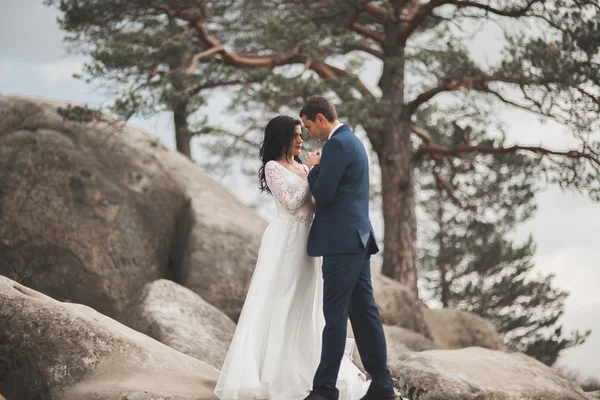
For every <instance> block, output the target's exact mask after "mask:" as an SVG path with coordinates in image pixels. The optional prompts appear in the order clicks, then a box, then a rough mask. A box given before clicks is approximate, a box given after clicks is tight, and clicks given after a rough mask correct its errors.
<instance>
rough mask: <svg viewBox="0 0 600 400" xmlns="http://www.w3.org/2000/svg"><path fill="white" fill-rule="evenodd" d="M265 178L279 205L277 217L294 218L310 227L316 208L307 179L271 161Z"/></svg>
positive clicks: (266, 166) (267, 166) (266, 169)
mask: <svg viewBox="0 0 600 400" xmlns="http://www.w3.org/2000/svg"><path fill="white" fill-rule="evenodd" d="M305 168H306V167H305ZM265 178H266V180H267V185H268V186H269V189H270V190H271V193H272V194H273V197H274V198H275V203H276V204H277V216H278V217H284V218H285V217H293V219H294V220H296V221H298V222H301V223H303V224H305V225H307V226H310V224H311V223H312V220H313V213H314V211H315V206H314V203H313V201H312V195H311V193H310V186H309V185H308V181H307V180H306V178H302V177H301V176H299V175H298V174H295V173H294V172H292V171H290V170H289V169H287V168H286V167H284V166H283V165H281V164H279V163H278V162H277V161H269V162H268V163H267V165H265Z"/></svg>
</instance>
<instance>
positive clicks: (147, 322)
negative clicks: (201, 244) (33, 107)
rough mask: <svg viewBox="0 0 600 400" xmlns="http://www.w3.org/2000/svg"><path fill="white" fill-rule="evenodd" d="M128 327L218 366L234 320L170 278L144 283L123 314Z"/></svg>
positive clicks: (231, 332) (218, 367)
mask: <svg viewBox="0 0 600 400" xmlns="http://www.w3.org/2000/svg"><path fill="white" fill-rule="evenodd" d="M125 323H126V324H127V326H129V327H130V328H133V329H135V330H136V331H139V332H142V333H144V334H146V335H148V336H150V337H151V338H154V339H156V340H158V341H159V342H161V343H164V344H166V345H167V346H169V347H172V348H174V349H175V350H178V351H180V352H182V353H185V354H187V355H189V356H192V357H194V358H197V359H199V360H202V361H204V362H205V363H207V364H209V365H212V366H213V367H216V368H217V369H221V367H222V365H223V361H224V360H225V355H226V354H227V349H228V347H229V343H230V342H231V339H232V337H233V333H234V332H235V323H233V321H232V320H231V319H230V318H229V317H228V316H227V315H225V314H224V313H223V312H221V311H220V310H218V309H217V308H216V307H214V306H212V305H210V304H208V303H207V302H206V301H204V300H203V299H202V298H201V297H200V296H198V295H197V294H196V293H194V292H192V291H191V290H190V289H187V288H185V287H183V286H180V285H178V284H176V283H175V282H173V281H168V280H165V279H161V280H158V281H154V282H152V283H148V284H146V286H144V288H143V289H142V292H141V293H140V295H139V297H138V298H137V299H136V300H135V301H134V302H133V304H132V306H131V309H130V312H129V313H128V315H127V317H126V318H125Z"/></svg>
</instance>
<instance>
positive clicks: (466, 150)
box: [415, 143, 600, 167]
mask: <svg viewBox="0 0 600 400" xmlns="http://www.w3.org/2000/svg"><path fill="white" fill-rule="evenodd" d="M518 151H527V152H530V153H534V154H538V155H542V156H553V155H554V156H562V157H568V158H575V159H580V158H581V159H585V160H588V161H589V162H590V163H591V164H592V165H595V166H596V167H600V158H598V157H597V155H595V154H594V153H593V152H590V151H589V149H587V150H586V148H584V151H579V150H569V151H556V150H550V149H546V148H544V147H541V146H519V145H514V146H510V147H494V146H489V145H473V146H470V145H468V146H459V147H454V148H450V147H447V146H442V145H439V144H432V143H430V144H427V145H424V146H421V147H420V148H419V149H418V150H417V152H416V153H415V158H418V157H420V156H422V155H423V154H438V155H443V156H449V157H457V158H460V157H464V156H465V155H467V154H472V153H481V154H509V153H515V152H518Z"/></svg>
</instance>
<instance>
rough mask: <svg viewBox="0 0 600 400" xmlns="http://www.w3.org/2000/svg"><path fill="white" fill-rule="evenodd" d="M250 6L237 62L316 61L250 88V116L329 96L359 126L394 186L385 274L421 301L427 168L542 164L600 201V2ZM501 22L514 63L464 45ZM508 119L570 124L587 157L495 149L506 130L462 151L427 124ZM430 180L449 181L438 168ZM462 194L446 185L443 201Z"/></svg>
mask: <svg viewBox="0 0 600 400" xmlns="http://www.w3.org/2000/svg"><path fill="white" fill-rule="evenodd" d="M242 3H243V4H244V6H245V10H247V11H245V14H243V15H241V17H240V20H239V21H238V23H239V24H240V25H243V26H244V29H245V30H246V32H247V33H248V34H245V35H242V36H241V37H239V38H236V40H233V41H232V42H231V48H232V51H243V50H244V49H246V48H252V49H256V50H262V51H266V50H267V49H271V50H277V51H283V49H286V48H289V47H290V46H292V45H294V44H295V45H296V46H300V47H299V49H300V50H299V52H300V54H301V55H306V57H307V59H306V63H305V65H306V68H305V69H304V70H303V69H302V68H301V67H288V68H280V69H277V70H274V71H265V72H264V73H265V75H264V77H263V79H262V80H261V81H260V84H257V85H249V86H246V87H243V88H241V93H240V97H239V98H238V99H237V105H238V109H239V107H245V108H242V110H244V111H251V110H253V109H257V108H259V107H266V108H268V109H269V110H270V111H272V112H292V111H295V110H298V109H299V107H300V106H301V105H302V103H303V102H304V101H305V100H306V98H307V97H308V95H310V94H314V93H322V94H326V95H327V96H329V97H331V98H333V99H334V100H335V102H336V103H337V105H338V109H339V111H340V114H341V115H342V117H343V118H344V120H345V121H348V122H350V123H351V124H352V125H355V126H357V127H360V128H362V129H364V131H365V134H366V137H367V138H368V140H369V144H370V147H371V148H372V149H373V151H374V152H375V154H376V158H375V159H376V160H377V163H378V165H379V170H380V171H379V172H380V176H381V203H382V212H383V217H384V221H385V230H384V240H383V242H384V246H383V248H384V251H383V266H382V271H383V273H384V274H386V275H388V276H390V277H392V278H395V279H397V280H399V281H400V282H402V283H404V284H405V285H406V286H408V287H409V288H411V289H413V290H415V291H416V290H417V215H416V209H417V205H418V201H419V200H418V198H417V195H418V192H417V187H418V182H417V181H416V180H415V173H416V170H417V169H418V168H420V165H421V164H422V163H428V162H433V163H434V164H436V163H438V164H439V163H444V164H447V165H448V167H449V168H457V167H458V166H459V165H460V164H461V163H463V162H464V161H463V159H464V158H465V157H467V156H470V155H496V156H497V157H500V158H501V157H511V156H513V155H515V154H518V155H522V154H527V153H528V154H531V155H533V156H535V157H536V158H537V159H538V160H539V162H540V163H541V164H542V167H543V168H544V170H545V171H546V174H545V177H546V178H547V179H548V181H549V182H553V183H559V184H560V185H562V186H563V187H567V186H569V187H571V188H574V189H575V190H581V191H585V192H587V193H589V194H590V195H591V197H592V198H593V199H594V200H598V199H599V189H600V184H599V182H600V179H599V177H600V174H599V173H600V145H599V143H598V141H597V134H598V130H599V128H600V126H599V121H600V119H599V118H598V116H599V114H600V98H599V97H598V93H599V90H600V73H599V72H598V71H599V69H598V68H597V64H598V60H599V57H600V18H599V17H600V6H599V5H598V4H597V2H595V1H592V0H584V1H574V0H567V1H565V0H544V1H542V0H539V1H538V0H514V1H511V2H504V1H491V2H480V1H461V0H458V1H457V0H452V1H448V0H440V1H437V0H430V1H411V0H398V1H392V0H386V1H347V0H325V1H319V2H307V1H299V2H284V1H276V0H273V1H266V2H264V1H260V2H258V1H256V0H246V1H245V2H242ZM259 6H260V7H259ZM259 15H260V17H259ZM492 23H497V24H498V25H499V26H502V27H504V29H505V30H504V34H505V37H506V41H505V43H504V48H503V51H502V58H501V59H500V60H499V61H498V62H497V63H495V64H490V65H479V64H478V63H477V62H476V61H475V60H474V58H473V55H472V54H470V52H469V50H468V47H467V45H466V41H465V39H464V38H465V37H467V36H468V35H471V34H473V32H474V31H476V30H477V29H479V28H480V27H481V26H482V25H483V24H492ZM526 26H529V28H528V29H525V27H526ZM532 26H533V27H535V30H532V29H530V28H531V27H532ZM521 28H522V29H521ZM251 32H254V34H251ZM532 32H535V33H532ZM252 46H254V47H252ZM297 48H298V47H297ZM366 57H368V58H370V59H375V60H379V62H380V63H381V65H382V72H381V75H380V76H379V82H378V88H377V89H378V90H377V91H372V92H371V91H370V90H369V89H368V88H367V87H366V86H365V85H364V84H363V83H362V82H361V80H360V79H359V78H360V65H361V63H360V60H361V58H362V59H364V58H366ZM315 66H316V68H315ZM503 109H518V110H524V111H527V112H531V113H535V114H538V115H539V116H540V118H543V119H545V120H554V121H556V122H558V123H561V124H563V125H564V126H565V127H566V129H567V130H570V131H571V132H572V134H573V136H574V137H576V138H577V139H579V141H580V145H579V148H577V149H575V150H574V149H564V150H550V149H547V148H544V147H542V146H530V145H525V144H519V143H517V144H515V145H510V146H509V145H506V144H505V143H503V142H499V141H494V140H492V138H493V137H494V135H495V134H497V133H498V131H497V130H496V131H495V130H494V129H489V130H488V131H486V132H485V133H484V134H482V135H480V136H479V137H477V138H471V139H470V140H463V141H457V142H455V143H451V145H449V144H445V143H443V142H440V141H436V140H435V139H434V135H432V134H431V133H430V132H428V131H427V126H425V125H423V124H421V120H420V117H419V115H420V114H421V113H423V112H424V111H425V110H437V113H438V114H439V115H443V116H444V117H446V118H447V119H449V120H452V119H453V120H454V122H455V123H456V125H457V126H463V127H464V126H470V125H474V124H479V123H481V122H482V121H484V120H486V119H487V124H488V125H490V126H493V125H496V124H501V123H502V122H503V121H502V120H501V117H500V116H501V113H499V112H498V111H499V110H503ZM594 135H595V136H596V137H595V139H596V141H594V140H593V139H594ZM481 159H485V158H481ZM505 165H506V166H507V167H508V168H510V167H511V165H510V163H506V164H505ZM428 171H429V173H430V174H432V175H435V168H430V169H428ZM446 183H447V182H446ZM448 187H449V186H448V185H447V184H445V183H444V182H441V188H442V189H443V190H446V189H447V188H448ZM448 195H449V196H450V197H452V196H451V195H450V193H448ZM457 200H458V201H459V202H460V203H465V202H464V201H463V200H462V199H460V198H457Z"/></svg>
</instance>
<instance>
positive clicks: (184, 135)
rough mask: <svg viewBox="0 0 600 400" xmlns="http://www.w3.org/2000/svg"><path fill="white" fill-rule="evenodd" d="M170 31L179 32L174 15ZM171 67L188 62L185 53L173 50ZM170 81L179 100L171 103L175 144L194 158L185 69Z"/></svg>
mask: <svg viewBox="0 0 600 400" xmlns="http://www.w3.org/2000/svg"><path fill="white" fill-rule="evenodd" d="M168 24H169V26H168V28H169V32H170V33H172V34H175V33H176V32H178V30H179V27H178V26H177V23H176V22H175V20H174V19H173V18H172V17H169V22H168ZM167 60H168V63H169V68H170V69H171V70H174V69H177V68H179V67H180V66H181V65H183V64H184V63H185V62H186V59H185V57H184V54H183V53H181V52H173V53H171V54H170V55H169V57H168V59H167ZM170 82H171V86H172V87H173V89H174V90H175V91H176V92H177V96H176V99H177V101H176V102H175V103H174V104H171V110H172V111H173V124H174V125H175V146H176V147H177V151H178V152H180V153H181V154H183V155H184V156H186V157H187V158H189V159H190V160H191V159H192V150H191V145H190V142H191V140H192V134H191V132H190V129H189V122H188V120H189V117H190V112H189V104H190V100H189V96H188V84H187V82H186V76H185V72H184V71H180V72H176V73H174V74H172V75H171V76H170Z"/></svg>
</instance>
